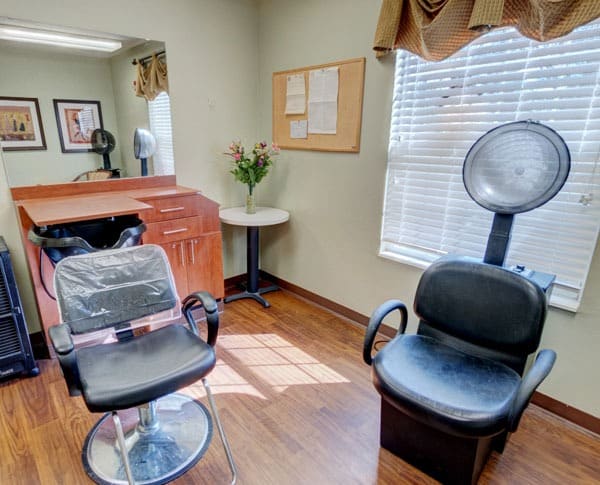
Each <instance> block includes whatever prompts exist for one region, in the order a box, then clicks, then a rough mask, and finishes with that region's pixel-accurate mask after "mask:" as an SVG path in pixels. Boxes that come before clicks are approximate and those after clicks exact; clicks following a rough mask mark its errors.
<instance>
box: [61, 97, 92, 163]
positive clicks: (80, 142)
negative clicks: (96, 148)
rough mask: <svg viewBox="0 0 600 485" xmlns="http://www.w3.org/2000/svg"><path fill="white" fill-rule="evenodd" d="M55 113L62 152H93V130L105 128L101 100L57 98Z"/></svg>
mask: <svg viewBox="0 0 600 485" xmlns="http://www.w3.org/2000/svg"><path fill="white" fill-rule="evenodd" d="M54 113H55V114H56V124H57V125H58V137H59V138H60V148H61V150H62V152H63V153H78V152H91V151H92V143H91V137H92V132H93V131H94V130H95V129H97V128H103V124H102V110H101V109H100V101H84V100H78V99H55V100H54Z"/></svg>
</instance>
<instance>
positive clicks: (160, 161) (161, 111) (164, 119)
mask: <svg viewBox="0 0 600 485" xmlns="http://www.w3.org/2000/svg"><path fill="white" fill-rule="evenodd" d="M148 116H149V118H150V131H151V132H152V134H153V135H154V136H155V137H156V145H157V148H156V153H155V154H154V155H153V157H152V160H153V165H154V175H172V174H174V173H175V159H174V157H173V130H172V128H171V102H170V100H169V95H168V94H167V93H166V92H164V91H163V92H162V93H160V94H159V95H158V96H157V97H156V98H154V99H153V100H152V101H148Z"/></svg>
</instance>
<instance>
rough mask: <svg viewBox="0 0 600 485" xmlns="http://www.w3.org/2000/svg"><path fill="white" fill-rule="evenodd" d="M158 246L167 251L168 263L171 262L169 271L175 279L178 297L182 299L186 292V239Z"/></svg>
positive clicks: (187, 292)
mask: <svg viewBox="0 0 600 485" xmlns="http://www.w3.org/2000/svg"><path fill="white" fill-rule="evenodd" d="M160 246H161V247H162V248H163V249H164V250H165V252H166V253H167V257H168V258H169V263H171V271H172V272H173V277H174V279H175V286H176V287H177V293H178V294H179V298H180V299H183V298H185V297H186V296H187V295H188V294H189V291H188V284H187V266H186V241H175V242H170V243H163V244H160Z"/></svg>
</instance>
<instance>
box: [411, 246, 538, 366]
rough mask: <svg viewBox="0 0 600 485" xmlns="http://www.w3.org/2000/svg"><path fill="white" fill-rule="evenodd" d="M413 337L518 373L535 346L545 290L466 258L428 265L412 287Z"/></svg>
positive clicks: (520, 277)
mask: <svg viewBox="0 0 600 485" xmlns="http://www.w3.org/2000/svg"><path fill="white" fill-rule="evenodd" d="M414 310H415V313H416V314H417V316H418V317H419V318H420V324H419V330H418V333H420V334H423V335H430V336H432V337H435V338H438V339H441V340H444V341H446V343H448V344H451V345H454V346H458V347H462V348H463V349H464V350H466V351H468V352H475V353H477V354H479V355H481V356H483V357H489V358H493V359H496V360H500V361H502V362H503V363H505V364H506V365H509V366H510V367H512V368H513V369H515V370H516V371H517V372H519V373H522V371H523V367H524V365H525V362H526V359H527V356H528V355H529V354H531V353H532V352H534V351H535V350H536V349H537V347H538V345H539V342H540V338H541V335H542V330H543V327H544V320H545V318H546V312H547V302H546V295H545V293H544V291H543V290H542V289H541V288H540V287H539V286H538V285H537V284H535V283H533V282H532V281H530V280H528V279H527V278H525V277H523V276H521V275H519V274H516V273H514V272H512V271H510V270H508V269H505V268H502V267H500V266H495V265H491V264H486V263H483V262H481V261H478V260H475V259H471V258H466V257H447V258H442V259H440V260H438V261H437V262H435V263H433V264H432V265H431V266H430V267H429V268H428V269H427V270H426V271H425V272H424V274H423V276H422V277H421V280H420V282H419V286H418V288H417V292H416V296H415V303H414Z"/></svg>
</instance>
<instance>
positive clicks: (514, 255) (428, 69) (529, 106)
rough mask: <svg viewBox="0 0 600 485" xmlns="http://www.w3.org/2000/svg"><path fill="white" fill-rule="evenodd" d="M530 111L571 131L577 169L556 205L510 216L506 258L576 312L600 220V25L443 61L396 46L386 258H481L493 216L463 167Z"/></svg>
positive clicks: (421, 261) (484, 40) (489, 39)
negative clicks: (470, 190)
mask: <svg viewBox="0 0 600 485" xmlns="http://www.w3.org/2000/svg"><path fill="white" fill-rule="evenodd" d="M527 119H531V120H535V121H540V122H541V123H543V124H545V125H548V126H549V127H551V128H553V129H554V130H556V131H557V132H558V133H559V134H560V135H561V136H562V137H563V138H564V140H565V142H566V143H567V145H568V147H569V150H570V152H571V162H572V165H571V172H570V175H569V178H568V180H567V183H566V184H565V186H564V187H563V189H562V190H561V192H560V193H559V194H558V195H557V196H556V197H555V198H554V199H553V200H552V201H550V202H549V203H547V204H546V205H544V206H542V207H540V208H538V209H535V210H533V211H531V212H527V213H523V214H517V215H516V216H515V222H514V226H513V232H512V241H511V245H510V248H509V253H508V257H507V265H516V264H523V265H525V266H526V267H528V268H529V269H532V270H535V271H541V272H546V273H551V274H556V275H557V284H556V285H555V287H554V290H553V293H552V298H551V303H552V304H553V305H555V306H559V307H561V308H565V309H569V310H576V309H577V307H578V305H579V302H580V299H581V295H582V291H583V287H584V284H585V280H586V277H587V273H588V270H589V265H590V262H591V258H592V254H593V251H594V247H595V245H596V239H597V235H598V228H599V220H600V212H599V204H600V200H597V199H598V197H597V195H598V194H597V189H598V180H597V177H596V175H597V174H596V172H597V165H598V157H599V153H600V22H594V23H591V24H588V25H585V26H583V27H580V28H579V29H577V30H576V31H574V32H572V33H571V34H569V35H568V36H566V37H563V38H561V39H558V40H556V41H552V42H546V43H539V42H536V41H532V40H529V39H526V38H525V37H522V36H520V35H519V34H518V32H516V31H515V30H514V29H513V28H507V29H499V30H495V31H492V32H490V33H488V34H486V35H484V36H482V37H481V38H480V39H478V40H477V41H475V42H473V43H472V44H470V45H468V46H467V47H465V48H463V49H462V50H461V51H460V52H458V53H456V54H455V55H453V56H452V57H450V58H448V59H446V60H444V61H441V62H427V61H424V60H422V59H420V58H419V57H417V56H415V55H412V54H410V53H408V52H404V51H399V52H398V54H397V59H396V75H395V86H394V100H393V108H392V122H391V134H390V145H389V161H388V171H387V181H386V194H385V201H384V214H383V225H382V233H381V248H380V254H381V255H382V256H384V257H388V258H391V259H395V260H398V261H402V262H407V263H409V264H415V265H417V266H421V267H425V266H427V265H428V264H429V263H431V262H432V261H433V260H435V259H436V258H437V257H439V256H440V255H443V254H445V253H456V254H465V255H469V256H474V257H479V258H482V257H483V255H484V252H485V245H486V242H487V237H488V234H489V231H490V228H491V222H492V217H493V214H492V213H491V212H488V211H486V210H485V209H483V208H481V207H480V206H478V205H477V204H476V203H475V202H474V201H473V200H471V199H470V198H469V196H468V194H467V193H466V190H465V189H464V185H463V182H462V164H463V161H464V158H465V156H466V154H467V152H468V150H469V148H470V147H471V146H472V145H473V143H475V141H476V140H477V139H478V138H479V137H480V136H482V135H483V134H484V133H486V132H487V131H489V130H490V129H492V128H495V127H497V126H499V125H501V124H504V123H508V122H511V121H520V120H527Z"/></svg>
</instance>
